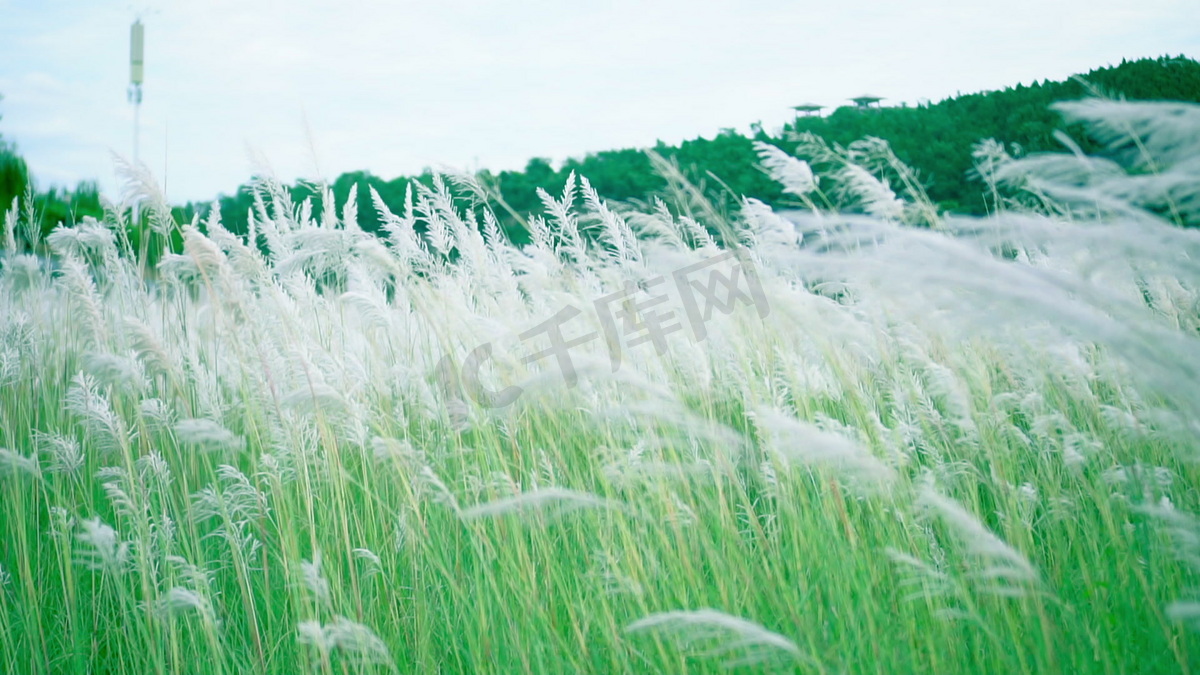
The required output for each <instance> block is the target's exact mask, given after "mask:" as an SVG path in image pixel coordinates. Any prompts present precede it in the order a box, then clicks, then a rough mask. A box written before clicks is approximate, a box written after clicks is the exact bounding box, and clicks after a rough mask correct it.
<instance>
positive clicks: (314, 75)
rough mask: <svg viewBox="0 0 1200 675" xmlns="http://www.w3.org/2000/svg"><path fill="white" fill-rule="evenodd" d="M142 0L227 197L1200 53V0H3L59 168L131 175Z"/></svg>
mask: <svg viewBox="0 0 1200 675" xmlns="http://www.w3.org/2000/svg"><path fill="white" fill-rule="evenodd" d="M138 11H142V12H143V15H144V23H145V24H146V85H145V100H144V104H143V106H142V144H141V157H142V159H143V161H145V162H146V163H147V164H148V165H149V166H150V168H151V169H152V170H153V171H154V172H155V174H156V175H158V177H159V178H160V180H162V181H163V182H164V183H165V185H166V188H167V193H168V197H169V198H170V199H171V200H172V201H174V202H181V201H184V200H189V199H211V198H213V197H215V196H216V195H217V193H219V192H225V193H228V192H231V191H232V190H233V189H235V188H236V186H237V185H238V184H239V183H241V182H243V181H245V180H246V179H247V178H248V177H249V176H250V175H251V173H252V171H253V170H254V167H255V165H254V163H253V161H252V159H251V157H252V155H254V154H258V155H261V156H262V157H264V158H265V159H266V160H267V161H269V163H270V165H271V166H272V168H273V169H274V171H275V172H276V174H277V175H279V176H280V177H281V178H284V179H286V180H291V179H294V178H296V177H301V176H303V177H310V178H312V177H318V176H324V177H326V178H328V179H333V178H334V177H336V176H337V175H338V174H339V173H341V172H344V171H350V170H356V169H365V170H368V171H371V172H372V173H375V174H376V175H379V176H382V177H384V178H392V177H395V176H396V175H399V174H408V173H415V172H417V171H419V170H420V169H421V168H422V167H425V166H438V165H449V166H454V167H458V168H478V167H486V168H491V169H507V168H520V167H522V166H524V164H525V162H526V161H527V160H528V159H529V158H530V157H534V156H542V157H550V158H552V159H554V160H562V159H564V158H566V157H570V156H582V155H583V154H585V153H587V152H589V151H598V150H605V149H611V148H620V147H641V146H646V145H651V144H653V143H654V142H655V141H656V140H657V139H662V140H665V141H668V142H676V141H679V140H682V139H685V138H695V137H696V136H711V135H712V134H714V133H716V132H717V131H718V130H719V129H721V128H722V127H735V128H739V129H745V128H747V126H748V125H749V123H751V122H754V121H762V122H763V123H764V124H765V125H766V126H767V128H768V129H771V128H775V127H778V126H779V125H780V124H782V123H783V121H785V120H786V119H788V118H789V116H790V111H789V109H788V107H789V106H791V105H795V104H797V103H802V102H806V101H810V100H811V101H814V102H817V103H822V104H825V105H830V106H835V105H840V104H842V103H843V102H844V100H845V99H846V98H847V97H849V96H855V95H858V94H862V93H872V94H876V95H880V96H885V97H887V98H888V99H889V101H891V102H900V101H907V102H910V103H913V102H916V101H918V100H920V99H931V100H938V99H941V98H944V97H946V96H950V95H953V94H954V93H955V92H959V91H961V92H970V91H977V90H981V89H995V88H1001V87H1004V86H1008V85H1011V84H1015V83H1017V82H1025V83H1028V82H1030V81H1033V80H1040V79H1044V78H1052V79H1058V78H1062V77H1065V76H1068V75H1070V74H1072V73H1075V72H1081V71H1086V70H1089V69H1091V68H1093V67H1097V66H1103V65H1108V64H1112V63H1117V62H1119V61H1120V60H1121V59H1122V58H1123V57H1124V58H1138V57H1144V56H1159V55H1163V54H1171V55H1177V54H1185V55H1187V56H1190V57H1193V58H1196V57H1198V56H1200V3H1198V2H1197V0H1139V1H1137V2H1130V0H1087V1H1079V0H1006V1H1005V2H972V1H970V0H956V1H955V2H946V1H944V0H894V1H891V2H868V1H867V0H837V1H833V2H830V1H825V2H810V1H809V0H793V1H791V2H785V1H777V0H759V1H757V2H731V1H726V2H720V3H717V2H705V1H704V0H668V1H659V2H655V1H653V0H644V1H643V2H633V1H630V0H610V1H609V2H603V3H587V2H578V1H572V2H547V1H543V0H523V1H521V2H466V1H463V0H441V1H440V2H420V3H415V2H405V1H403V0H401V1H393V2H382V1H379V0H343V1H341V2H317V1H306V0H288V1H286V2H285V1H284V0H188V1H186V2H184V1H182V0H175V1H168V0H159V1H157V2H147V1H143V2H140V3H136V2H135V3H130V2H100V1H97V0H87V1H85V0H0V95H3V96H4V99H3V100H2V101H0V136H3V137H4V138H5V139H7V140H10V141H15V142H16V143H17V144H18V146H19V149H20V151H21V153H22V154H24V155H25V157H26V159H27V160H28V161H29V164H30V165H31V168H32V170H33V172H34V174H35V176H36V177H37V180H38V182H39V184H40V185H41V186H43V187H44V186H46V185H48V184H50V183H57V184H71V183H74V182H76V181H78V180H80V179H98V180H100V182H101V186H102V188H103V189H104V190H105V192H107V193H108V194H110V195H113V194H115V193H116V188H117V182H116V179H115V177H114V172H113V163H112V156H111V153H112V152H118V153H121V154H124V155H126V156H128V155H129V154H130V153H131V149H132V109H131V106H130V105H129V104H128V103H127V102H126V97H125V91H126V86H127V82H128V78H129V68H128V50H129V44H128V41H129V24H130V23H131V22H132V20H133V19H134V17H135V14H136V13H137V12H138Z"/></svg>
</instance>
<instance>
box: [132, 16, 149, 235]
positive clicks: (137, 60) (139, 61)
mask: <svg viewBox="0 0 1200 675" xmlns="http://www.w3.org/2000/svg"><path fill="white" fill-rule="evenodd" d="M145 44H146V29H145V27H144V26H143V25H142V20H141V19H140V18H139V19H137V20H135V21H134V22H133V26H131V27H130V29H129V102H130V103H132V104H133V166H134V167H135V169H136V167H137V165H138V136H139V132H140V128H139V126H140V125H139V122H140V112H141V108H142V79H143V77H142V76H143V64H144V58H145ZM138 211H139V209H138V206H137V202H136V201H135V202H134V205H133V224H134V225H137V222H138V215H139V214H138Z"/></svg>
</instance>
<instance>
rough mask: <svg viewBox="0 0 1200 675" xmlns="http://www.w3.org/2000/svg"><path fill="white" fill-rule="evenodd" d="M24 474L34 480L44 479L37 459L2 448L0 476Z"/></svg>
mask: <svg viewBox="0 0 1200 675" xmlns="http://www.w3.org/2000/svg"><path fill="white" fill-rule="evenodd" d="M6 473H7V474H24V475H26V476H30V477H32V478H41V477H42V467H41V466H40V465H39V464H38V461H37V457H26V456H25V455H22V454H19V453H16V452H14V451H12V450H9V449H8V448H0V475H3V474H6Z"/></svg>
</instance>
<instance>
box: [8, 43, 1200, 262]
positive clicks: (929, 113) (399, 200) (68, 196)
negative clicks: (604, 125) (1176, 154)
mask: <svg viewBox="0 0 1200 675" xmlns="http://www.w3.org/2000/svg"><path fill="white" fill-rule="evenodd" d="M1096 93H1099V94H1102V95H1105V96H1114V97H1125V98H1129V99H1164V100H1177V101H1193V102H1200V63H1198V62H1196V61H1195V60H1192V59H1189V58H1185V57H1182V56H1180V57H1175V58H1171V57H1161V58H1157V59H1142V60H1137V61H1126V62H1122V63H1121V64H1120V65H1117V66H1112V67H1107V68H1099V69H1096V70H1093V71H1091V72H1089V73H1084V74H1082V75H1080V76H1077V77H1076V78H1073V79H1069V80H1066V81H1060V82H1052V81H1044V82H1040V83H1035V84H1032V85H1018V86H1016V87H1012V88H1008V89H1004V90H1002V91H991V92H982V93H976V94H968V95H962V96H956V97H953V98H949V99H946V100H944V101H940V102H937V103H931V104H925V105H920V106H916V107H908V106H898V107H897V106H888V105H886V104H887V101H883V104H884V105H882V106H880V107H872V108H868V109H859V108H856V107H854V106H852V105H847V106H844V107H839V108H836V109H834V110H833V111H832V112H830V113H829V114H827V115H824V116H797V117H796V118H795V119H794V120H793V121H792V122H790V123H788V124H786V125H785V126H784V128H783V129H781V130H773V131H770V132H768V131H766V130H763V129H762V128H761V125H751V127H752V128H753V129H754V134H753V135H752V136H746V135H743V134H741V133H738V132H736V131H734V130H731V129H726V130H723V131H721V132H720V133H718V134H716V135H715V136H714V137H713V138H698V139H695V140H691V141H684V142H682V143H680V144H679V145H667V144H664V143H661V142H660V143H659V144H658V145H656V146H655V147H654V148H652V149H653V150H654V151H656V152H657V153H658V154H659V155H661V156H663V157H665V158H667V159H670V160H672V161H673V162H675V163H676V164H677V165H678V166H679V167H680V169H681V170H682V171H683V173H684V174H685V175H686V176H688V177H689V178H690V179H691V180H692V181H693V182H694V183H696V184H698V185H701V186H702V187H703V188H704V189H705V190H706V192H708V193H709V194H710V196H712V197H713V198H714V199H715V200H717V201H719V202H728V201H729V200H732V199H735V198H736V197H738V196H741V195H745V196H750V197H756V198H758V199H761V200H763V201H765V202H767V203H769V204H772V205H780V206H788V205H791V203H790V202H789V201H788V198H787V197H785V196H784V195H783V194H782V192H781V191H780V189H779V186H778V185H776V184H775V183H774V182H772V181H771V180H770V179H768V178H767V177H766V175H764V174H763V173H762V172H761V171H759V169H758V168H757V160H756V157H755V154H754V151H753V142H754V141H755V140H762V141H766V142H769V143H772V144H775V145H777V146H779V147H780V148H783V149H784V150H786V151H788V152H792V151H794V150H795V147H796V144H795V143H794V142H793V141H791V140H789V139H791V138H793V137H794V136H795V135H796V134H798V133H802V132H812V133H814V134H817V135H819V136H820V137H822V138H824V139H825V140H826V141H828V142H830V143H836V144H839V145H843V146H844V145H847V144H849V143H851V142H853V141H856V140H859V139H861V138H863V137H866V136H876V137H879V138H883V139H885V140H887V141H888V142H889V143H890V144H891V146H892V148H893V150H894V151H895V153H896V155H897V156H898V157H899V158H900V159H901V160H902V161H904V162H905V163H907V164H908V165H909V166H911V167H912V168H914V169H916V171H917V174H918V175H919V176H920V178H921V180H922V181H923V182H924V184H925V187H926V190H927V192H928V195H929V196H930V198H932V199H933V200H934V201H936V202H937V203H938V204H939V205H940V206H941V207H942V208H943V209H944V210H947V211H952V212H957V213H974V214H979V213H983V212H984V211H985V209H986V205H985V202H984V200H983V192H984V190H983V186H982V185H981V184H979V183H978V182H976V181H975V180H973V179H972V178H970V177H969V172H970V169H971V150H972V146H973V145H974V144H975V143H976V142H978V141H980V140H982V139H985V138H995V139H997V140H999V141H1002V142H1004V143H1005V144H1006V145H1007V146H1008V147H1010V148H1011V149H1014V150H1015V151H1016V152H1017V153H1032V152H1040V151H1046V150H1059V149H1061V147H1060V145H1059V143H1058V141H1056V140H1055V139H1054V132H1055V130H1058V129H1062V128H1063V127H1064V125H1063V123H1062V121H1061V120H1060V119H1059V118H1058V117H1057V115H1056V114H1055V113H1054V112H1053V111H1051V110H1050V107H1049V106H1050V104H1052V103H1054V102H1055V101H1062V100H1070V99H1078V98H1081V97H1084V96H1088V95H1093V94H1096ZM797 96H800V93H799V92H798V93H797ZM1068 131H1072V130H1070V129H1068ZM1072 136H1074V137H1075V138H1076V139H1079V140H1081V141H1083V146H1084V149H1085V150H1089V151H1093V150H1095V148H1092V147H1089V146H1088V145H1087V142H1086V139H1085V138H1084V137H1083V135H1082V134H1080V133H1072ZM644 150H645V149H635V148H627V149H621V150H610V151H605V152H599V153H595V154H591V155H588V156H586V157H583V158H575V159H569V160H567V161H565V162H563V163H562V165H561V166H560V167H558V168H555V167H554V166H553V165H552V164H551V162H550V161H549V160H546V159H542V158H534V159H531V160H530V161H529V163H528V164H527V165H526V167H525V169H524V170H523V171H503V172H500V173H498V174H491V173H488V172H484V173H483V174H481V175H480V179H481V182H482V183H484V184H485V185H487V186H489V187H490V188H494V189H495V190H496V191H497V192H498V193H499V194H500V195H502V196H503V199H504V202H505V204H506V205H505V206H502V205H499V204H497V205H495V206H496V209H495V210H496V212H497V213H498V214H501V215H503V214H508V213H511V212H515V213H517V214H524V213H529V212H539V211H540V210H541V202H540V200H539V199H538V197H537V192H536V189H537V188H538V187H543V188H545V189H547V190H548V191H550V192H554V191H555V190H557V189H561V187H562V185H563V183H564V182H565V181H566V178H567V176H568V174H569V173H570V172H572V171H574V172H576V173H577V174H580V175H582V176H585V177H587V178H588V180H590V181H591V183H592V186H593V187H595V188H596V190H597V191H598V192H599V193H600V194H601V196H603V197H605V198H607V199H610V200H619V201H624V200H632V199H646V198H648V197H651V196H654V195H656V194H660V193H661V192H662V191H663V190H664V188H665V187H666V185H665V181H664V179H663V178H662V177H661V176H660V175H659V174H658V173H657V172H656V171H655V170H654V169H653V167H652V165H651V160H650V158H649V157H648V156H647V154H646V152H645V151H644ZM5 167H7V170H5ZM25 175H26V172H25V171H24V165H23V162H20V158H19V157H18V156H16V154H15V152H13V148H11V147H8V146H4V145H2V144H0V179H3V180H0V198H2V199H3V206H5V207H7V206H8V204H9V202H10V200H11V199H12V196H13V195H15V194H19V193H20V192H22V191H23V189H24V185H23V184H24V182H25V180H24V179H25ZM431 179H432V177H431V175H429V174H428V173H426V174H423V175H421V176H416V177H407V176H401V177H398V178H394V179H391V180H385V179H383V178H380V177H378V176H374V175H372V174H370V173H368V172H361V171H358V172H351V173H346V174H343V175H341V176H339V177H338V178H337V179H336V180H335V181H334V183H333V185H332V188H333V192H334V196H335V198H336V199H337V200H338V202H339V203H340V202H341V201H342V200H344V199H345V198H346V196H347V195H348V194H349V191H350V187H351V186H352V185H354V184H358V185H359V192H358V201H359V204H358V213H359V214H360V215H359V218H360V220H361V221H362V226H363V228H364V229H367V230H374V229H376V228H377V227H378V222H377V219H376V218H375V207H374V205H373V204H372V203H371V196H370V190H368V189H367V187H368V186H370V187H373V188H375V189H376V190H377V191H378V192H379V194H380V195H381V197H382V198H383V200H384V201H385V202H386V203H387V204H388V206H389V207H390V208H391V209H392V210H393V211H397V212H398V211H399V210H401V209H402V207H403V204H404V195H405V191H406V188H407V187H408V184H409V182H410V181H412V180H420V181H422V182H426V183H428V182H430V181H431ZM9 183H11V184H9ZM291 191H292V195H293V197H294V198H295V199H296V200H297V201H301V200H303V199H305V198H306V197H309V196H312V195H313V191H312V189H311V188H310V187H308V186H303V185H297V186H293V187H292V188H291ZM253 201H254V200H253V196H252V193H251V189H250V187H249V186H248V185H244V186H242V187H240V188H239V189H238V191H237V192H236V193H235V194H234V195H233V196H224V195H223V196H221V197H220V198H219V200H218V202H219V204H220V209H221V215H222V220H223V221H224V222H225V224H226V226H227V227H229V228H230V229H231V230H233V231H235V232H244V231H245V227H246V218H247V213H248V212H249V210H250V208H251V207H252V206H253ZM314 201H317V200H314ZM36 204H37V206H38V208H37V211H38V215H39V216H40V217H39V220H40V221H41V225H42V227H43V229H44V230H47V231H48V230H49V229H50V228H52V227H53V226H55V225H57V224H58V222H60V221H64V220H65V221H67V222H68V223H69V222H70V221H72V220H74V217H78V216H80V215H84V214H87V215H98V214H99V211H100V206H99V200H98V199H97V197H96V194H95V187H94V185H92V184H85V185H81V186H80V188H79V189H77V190H76V191H74V192H70V191H61V190H59V191H55V190H51V191H50V192H49V193H47V194H42V195H38V198H37V200H36ZM209 209H210V204H209V203H199V204H187V205H185V206H183V207H180V208H178V209H176V216H177V217H178V218H179V219H180V220H181V221H182V222H187V221H190V220H191V217H192V215H193V214H195V213H196V212H199V213H201V214H202V215H206V214H207V212H208V210H209ZM314 209H315V210H317V211H319V210H320V204H319V203H316V204H314ZM93 212H94V213H93ZM516 222H517V219H516V218H508V219H507V220H506V222H505V223H503V224H504V226H505V229H506V230H507V231H508V233H509V235H510V236H512V237H513V238H515V239H517V240H518V241H520V240H524V239H525V231H524V229H523V228H522V227H520V226H519V225H517V224H516ZM135 237H136V235H135Z"/></svg>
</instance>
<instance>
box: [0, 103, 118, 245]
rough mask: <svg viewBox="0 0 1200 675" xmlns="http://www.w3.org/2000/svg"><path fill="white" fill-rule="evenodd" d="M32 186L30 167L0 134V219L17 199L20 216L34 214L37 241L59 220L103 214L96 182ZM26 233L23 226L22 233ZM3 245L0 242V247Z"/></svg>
mask: <svg viewBox="0 0 1200 675" xmlns="http://www.w3.org/2000/svg"><path fill="white" fill-rule="evenodd" d="M0 99H2V97H0ZM34 187H35V186H34V183H33V177H32V176H31V175H30V174H29V167H28V165H26V163H25V160H24V159H23V158H22V157H21V155H20V154H18V152H17V147H16V145H14V144H12V143H9V142H8V141H5V140H4V138H3V136H0V220H2V219H3V217H4V216H3V215H2V212H7V211H8V210H9V209H11V208H12V205H13V200H14V199H16V200H17V208H18V210H19V211H20V212H21V213H22V217H23V218H24V217H26V216H27V215H28V214H33V218H34V219H35V220H36V229H37V237H38V239H39V240H40V238H41V237H42V236H44V235H45V234H46V233H47V232H49V231H50V230H51V229H53V228H54V227H55V226H57V225H58V224H59V223H66V224H68V225H69V224H73V223H75V222H76V221H77V220H79V219H81V218H83V217H84V216H93V217H100V216H101V215H102V214H103V213H104V209H103V206H102V205H101V203H100V187H99V185H98V184H97V183H96V182H95V181H83V182H80V183H79V184H78V185H76V186H75V189H73V190H71V189H67V188H63V187H59V186H54V185H51V186H50V187H49V188H47V189H46V190H43V191H37V190H35V189H34ZM29 197H32V203H29V202H28V201H27V199H28V198H29ZM27 232H28V230H27V229H24V228H23V230H22V233H21V234H25V233H27ZM3 245H4V244H3V242H2V241H0V247H2V246H3Z"/></svg>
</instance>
